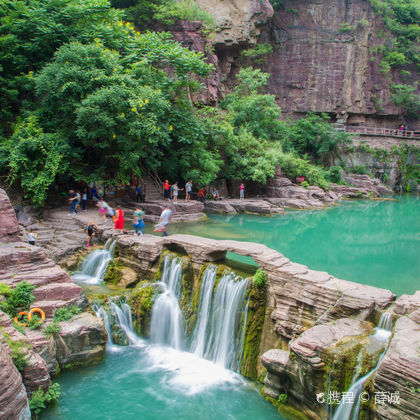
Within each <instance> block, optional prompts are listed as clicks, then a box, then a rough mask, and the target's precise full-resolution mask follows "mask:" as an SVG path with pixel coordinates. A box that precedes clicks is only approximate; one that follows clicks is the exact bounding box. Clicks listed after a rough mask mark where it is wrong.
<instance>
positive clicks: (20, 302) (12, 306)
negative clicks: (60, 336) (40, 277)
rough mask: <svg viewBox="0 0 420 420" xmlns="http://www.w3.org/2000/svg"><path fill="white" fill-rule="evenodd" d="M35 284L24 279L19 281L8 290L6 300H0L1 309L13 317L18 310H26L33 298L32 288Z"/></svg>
mask: <svg viewBox="0 0 420 420" xmlns="http://www.w3.org/2000/svg"><path fill="white" fill-rule="evenodd" d="M33 289H35V286H33V285H32V284H29V283H27V282H26V281H25V280H23V281H21V282H19V283H18V284H17V285H16V287H15V288H14V289H13V290H12V291H11V292H8V296H6V301H5V302H4V301H3V302H0V307H1V310H2V311H4V312H6V313H7V314H8V315H10V316H11V317H14V316H16V315H17V314H18V312H20V311H28V310H29V307H30V306H31V303H32V302H33V301H34V300H35V296H34V295H33V294H32V290H33Z"/></svg>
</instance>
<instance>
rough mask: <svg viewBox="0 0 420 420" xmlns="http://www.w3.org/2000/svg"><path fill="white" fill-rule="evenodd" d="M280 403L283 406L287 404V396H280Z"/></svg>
mask: <svg viewBox="0 0 420 420" xmlns="http://www.w3.org/2000/svg"><path fill="white" fill-rule="evenodd" d="M278 402H279V403H281V404H286V403H287V394H280V395H279V398H278Z"/></svg>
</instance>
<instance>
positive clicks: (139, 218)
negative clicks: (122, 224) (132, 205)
mask: <svg viewBox="0 0 420 420" xmlns="http://www.w3.org/2000/svg"><path fill="white" fill-rule="evenodd" d="M143 216H144V211H143V210H141V209H138V208H137V209H136V211H135V212H134V218H133V226H134V229H135V230H136V233H135V235H136V236H137V235H141V236H143V235H144V228H145V227H146V225H145V223H144V220H143Z"/></svg>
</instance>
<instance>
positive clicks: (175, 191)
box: [172, 182, 183, 203]
mask: <svg viewBox="0 0 420 420" xmlns="http://www.w3.org/2000/svg"><path fill="white" fill-rule="evenodd" d="M179 191H183V188H178V182H175V184H174V185H172V194H173V198H174V202H175V203H176V202H177V201H178V192H179Z"/></svg>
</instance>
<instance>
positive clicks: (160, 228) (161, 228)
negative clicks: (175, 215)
mask: <svg viewBox="0 0 420 420" xmlns="http://www.w3.org/2000/svg"><path fill="white" fill-rule="evenodd" d="M171 214H172V211H171V210H169V209H168V208H167V207H164V208H163V211H162V213H161V214H160V217H159V223H158V224H157V225H155V228H154V230H153V231H154V232H162V234H163V236H168V232H167V229H168V224H169V219H170V217H171Z"/></svg>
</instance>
